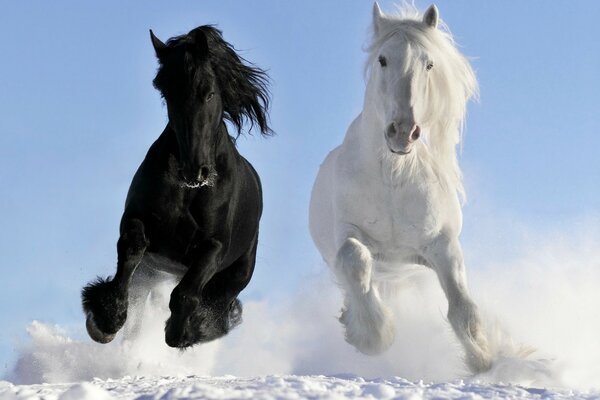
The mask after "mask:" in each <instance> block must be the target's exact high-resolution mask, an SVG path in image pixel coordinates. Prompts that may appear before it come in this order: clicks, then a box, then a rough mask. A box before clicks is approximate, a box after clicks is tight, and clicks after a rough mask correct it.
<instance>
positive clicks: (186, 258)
mask: <svg viewBox="0 0 600 400" xmlns="http://www.w3.org/2000/svg"><path fill="white" fill-rule="evenodd" d="M150 37H151V39H152V44H153V46H154V50H155V51H156V56H157V58H158V61H159V64H160V67H159V69H158V73H157V75H156V78H155V79H154V86H155V87H156V88H157V89H158V90H159V91H160V92H161V94H162V96H163V98H164V100H165V102H166V105H167V111H168V116H169V122H168V124H167V126H166V128H165V129H164V131H163V133H162V134H161V135H160V137H159V138H158V139H157V140H156V141H155V142H154V144H153V145H152V146H151V147H150V149H149V151H148V154H147V155H146V158H145V159H144V161H143V162H142V164H141V165H140V167H139V169H138V170H137V172H136V174H135V176H134V177H133V181H132V183H131V186H130V188H129V193H128V195H127V200H126V202H125V211H124V213H123V217H122V219H121V225H120V237H119V241H118V243H117V252H118V262H117V272H116V274H115V276H114V277H113V278H112V279H110V278H109V279H102V278H98V279H97V280H96V281H94V282H92V283H90V284H88V285H87V286H86V287H84V288H83V290H82V302H83V309H84V311H85V313H86V316H87V321H86V327H87V331H88V333H89V335H90V337H91V338H92V339H94V340H95V341H97V342H100V343H108V342H110V341H111V340H112V339H113V338H114V336H115V334H116V333H117V332H118V331H119V329H121V327H122V326H123V324H124V323H125V320H126V319H127V308H128V304H129V302H130V296H129V290H130V286H131V289H132V292H135V290H133V289H136V288H135V285H136V283H137V282H138V281H139V282H143V281H144V279H135V278H136V276H146V277H147V276H153V275H156V271H163V272H168V273H170V274H174V275H176V276H177V277H178V278H180V281H179V283H178V285H177V286H176V287H175V289H174V290H173V292H172V293H171V299H170V302H169V308H170V310H171V316H170V318H169V319H168V320H167V323H166V328H165V341H166V343H167V344H168V345H169V346H171V347H179V348H185V347H188V346H191V345H193V344H196V343H201V342H207V341H210V340H213V339H216V338H218V337H221V336H223V335H226V334H227V333H228V332H229V330H231V329H232V328H233V327H235V326H236V325H238V324H239V323H240V322H241V314H242V307H241V303H240V301H239V300H238V299H237V296H238V294H239V293H240V292H241V291H242V289H244V288H245V287H246V285H247V284H248V282H249V281H250V278H251V277H252V273H253V271H254V264H255V258H256V246H257V240H258V225H259V219H260V216H261V212H262V190H261V185H260V180H259V178H258V175H257V173H256V171H255V170H254V168H253V167H252V165H250V163H249V162H248V161H247V160H246V159H245V158H244V157H242V156H241V155H240V154H239V152H238V151H237V149H236V146H235V138H233V137H231V136H230V135H229V133H228V131H227V127H226V125H225V120H229V121H230V122H231V123H232V124H233V125H234V126H235V128H236V129H237V135H238V136H239V135H240V133H241V132H242V128H243V126H244V125H245V124H249V127H250V129H252V127H253V126H255V127H258V128H259V130H260V132H261V134H263V135H268V134H270V133H271V129H270V128H269V125H268V121H267V109H268V105H269V93H268V87H267V86H268V77H267V75H266V73H265V72H264V71H263V70H261V69H259V68H256V67H254V66H253V65H251V64H249V63H248V62H247V61H246V60H244V59H243V58H241V57H240V56H238V55H237V54H236V52H235V50H234V48H233V47H232V46H231V45H230V44H228V43H227V42H225V40H224V39H223V37H222V34H221V32H220V31H219V30H217V29H215V28H214V27H211V26H200V27H198V28H196V29H194V30H192V31H190V32H189V33H188V34H187V35H182V36H178V37H174V38H171V39H170V40H169V41H168V42H167V43H166V44H165V43H163V42H161V41H160V40H159V39H158V38H157V37H156V36H154V34H153V33H152V31H150ZM142 293H144V292H143V291H142ZM146 294H147V292H146Z"/></svg>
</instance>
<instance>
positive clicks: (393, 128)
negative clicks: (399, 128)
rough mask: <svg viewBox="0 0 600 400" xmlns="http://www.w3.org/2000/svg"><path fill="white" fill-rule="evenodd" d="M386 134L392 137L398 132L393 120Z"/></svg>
mask: <svg viewBox="0 0 600 400" xmlns="http://www.w3.org/2000/svg"><path fill="white" fill-rule="evenodd" d="M385 134H386V135H387V136H388V137H390V138H391V137H393V136H394V135H395V134H396V125H395V124H394V123H393V122H392V123H391V124H389V125H388V127H387V129H386V130H385Z"/></svg>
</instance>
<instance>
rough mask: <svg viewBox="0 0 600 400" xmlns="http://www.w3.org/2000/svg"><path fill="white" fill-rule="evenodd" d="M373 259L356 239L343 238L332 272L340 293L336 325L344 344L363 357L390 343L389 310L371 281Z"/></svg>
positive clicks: (390, 316)
mask: <svg viewBox="0 0 600 400" xmlns="http://www.w3.org/2000/svg"><path fill="white" fill-rule="evenodd" d="M372 269H373V256H372V255H371V252H370V251H369V249H368V248H367V246H365V245H364V244H363V243H361V242H360V241H359V240H357V239H355V238H353V237H350V238H347V239H346V240H345V241H344V242H343V244H342V246H341V247H340V249H339V250H338V252H337V256H336V259H335V265H334V272H335V275H336V277H337V279H338V281H339V283H340V284H341V286H342V288H343V290H344V308H343V309H342V315H341V316H340V322H341V323H342V324H344V326H345V327H346V341H347V342H348V343H350V344H351V345H353V346H354V347H356V349H358V350H359V351H360V352H362V353H365V354H370V355H372V354H378V353H381V352H382V351H384V350H387V349H388V348H389V347H390V345H391V344H392V342H393V341H394V326H393V321H392V315H391V311H390V310H389V309H388V307H386V306H385V305H384V304H383V303H382V302H381V298H380V296H379V292H378V289H377V287H376V286H374V285H373V283H372V281H371V274H372Z"/></svg>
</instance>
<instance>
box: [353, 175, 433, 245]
mask: <svg viewBox="0 0 600 400" xmlns="http://www.w3.org/2000/svg"><path fill="white" fill-rule="evenodd" d="M345 197H346V199H347V200H349V201H347V202H346V203H347V204H348V206H347V210H348V211H349V213H348V214H350V215H352V217H351V219H352V224H354V225H356V226H358V227H359V228H360V229H361V230H362V231H363V232H364V233H366V234H367V236H368V237H369V238H371V239H372V240H374V241H376V242H378V243H380V244H382V245H386V247H387V246H391V247H396V246H397V245H399V244H404V245H408V246H413V245H414V246H416V245H417V244H418V243H421V242H422V241H423V238H424V237H425V236H427V235H429V233H430V232H432V231H435V230H436V229H437V224H438V222H439V216H438V214H439V212H438V210H437V209H436V207H435V206H434V202H433V201H432V194H431V193H429V192H428V191H426V190H424V189H422V188H420V187H418V186H417V185H411V184H408V183H407V184H404V185H397V186H387V185H382V184H381V183H380V182H377V181H370V182H367V181H364V182H363V183H362V184H361V185H357V186H355V187H354V188H353V189H350V190H349V191H348V192H347V193H346V196H345Z"/></svg>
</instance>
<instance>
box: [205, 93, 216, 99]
mask: <svg viewBox="0 0 600 400" xmlns="http://www.w3.org/2000/svg"><path fill="white" fill-rule="evenodd" d="M214 96H215V94H214V93H213V92H210V93H209V94H208V96H206V101H211V100H212V98H213V97H214Z"/></svg>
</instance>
